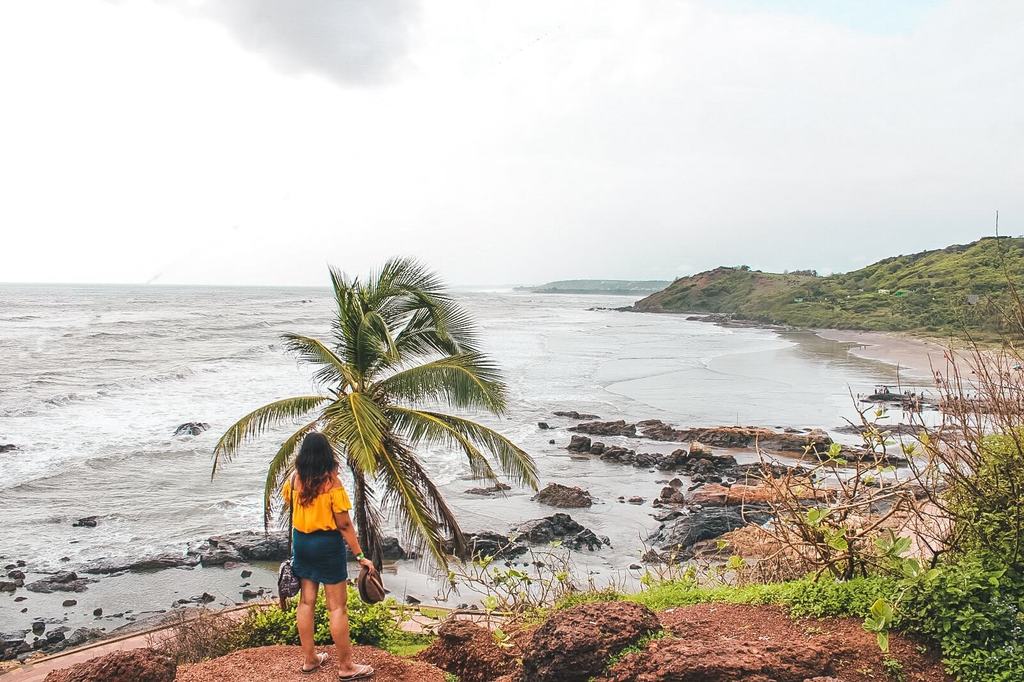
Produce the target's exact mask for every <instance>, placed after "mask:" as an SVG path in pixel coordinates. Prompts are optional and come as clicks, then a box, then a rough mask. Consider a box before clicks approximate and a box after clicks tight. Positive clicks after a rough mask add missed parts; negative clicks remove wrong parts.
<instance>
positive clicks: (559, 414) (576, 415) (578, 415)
mask: <svg viewBox="0 0 1024 682" xmlns="http://www.w3.org/2000/svg"><path fill="white" fill-rule="evenodd" d="M552 414H554V415H555V416H556V417H566V418H567V419H577V420H583V419H600V417H599V416H597V415H596V414H586V413H583V412H577V411H576V410H569V411H568V412H553V413H552Z"/></svg>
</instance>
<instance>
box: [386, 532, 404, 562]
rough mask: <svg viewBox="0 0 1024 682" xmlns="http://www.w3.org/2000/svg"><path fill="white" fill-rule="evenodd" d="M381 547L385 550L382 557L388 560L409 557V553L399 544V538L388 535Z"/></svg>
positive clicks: (399, 559)
mask: <svg viewBox="0 0 1024 682" xmlns="http://www.w3.org/2000/svg"><path fill="white" fill-rule="evenodd" d="M381 549H382V551H383V553H382V555H381V558H382V559H386V560H388V561H401V560H404V559H408V558H410V557H409V554H408V553H407V552H406V551H405V549H403V548H402V545H400V544H399V542H398V538H396V537H386V538H384V539H383V540H382V541H381Z"/></svg>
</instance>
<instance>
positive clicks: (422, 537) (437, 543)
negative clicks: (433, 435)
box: [377, 440, 458, 567]
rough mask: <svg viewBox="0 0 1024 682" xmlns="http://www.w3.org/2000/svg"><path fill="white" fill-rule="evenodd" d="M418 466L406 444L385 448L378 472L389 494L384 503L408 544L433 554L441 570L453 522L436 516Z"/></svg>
mask: <svg viewBox="0 0 1024 682" xmlns="http://www.w3.org/2000/svg"><path fill="white" fill-rule="evenodd" d="M416 464H417V463H416V462H415V456H414V455H412V453H411V452H409V450H408V449H407V448H405V446H403V445H402V444H400V443H398V442H397V441H394V440H389V441H388V442H387V443H386V444H385V447H384V450H383V453H382V454H381V457H380V468H379V470H378V472H377V480H379V481H381V482H382V483H383V488H384V491H385V492H384V497H383V500H382V502H383V505H384V508H385V509H388V510H389V511H391V512H392V513H393V514H394V515H395V517H396V518H397V520H398V522H399V525H400V529H401V534H402V537H403V539H404V540H405V541H406V542H407V543H410V544H411V545H412V546H414V547H415V548H416V549H417V550H422V551H424V552H426V553H429V554H430V556H431V557H432V558H433V559H434V561H435V562H437V564H438V565H439V566H442V567H443V566H447V565H448V556H447V554H446V553H445V551H444V535H445V533H446V532H450V529H449V528H448V527H447V525H448V521H449V519H448V518H447V517H444V516H440V517H439V516H438V514H437V513H436V510H435V507H436V504H435V500H432V499H430V494H429V492H428V491H427V490H428V489H427V487H426V486H425V485H424V478H425V476H424V475H423V474H422V469H421V468H420V467H417V466H416ZM427 480H428V481H429V478H427ZM442 502H443V500H442ZM452 520H454V517H452ZM455 527H456V528H458V525H457V524H456V526H455Z"/></svg>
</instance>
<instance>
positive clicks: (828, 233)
mask: <svg viewBox="0 0 1024 682" xmlns="http://www.w3.org/2000/svg"><path fill="white" fill-rule="evenodd" d="M0 87H2V93H3V94H2V99H0V231H2V240H0V281H14V282H18V281H36V282H40V281H54V282H60V281H63V282H156V283H168V284H169V283H195V284H201V283H209V284H324V283H325V276H326V270H325V264H326V263H328V262H330V263H332V264H335V265H338V266H340V267H342V268H343V269H345V270H348V271H352V272H360V271H365V270H367V269H369V268H371V267H373V266H374V265H377V264H379V263H380V262H381V261H382V260H384V259H386V258H387V257H389V256H391V255H396V254H401V255H413V256H417V257H419V258H421V259H423V260H424V261H426V262H427V263H428V264H430V265H432V266H433V267H435V268H436V269H437V270H439V271H440V272H441V273H442V274H443V275H444V277H445V278H446V279H447V280H448V281H450V282H452V283H454V284H507V283H533V282H542V281H546V280H551V279H563V278H576V277H600V278H606V277H615V278H633V279H654V278H665V279H670V278H672V277H674V276H678V275H683V274H689V273H693V272H696V271H699V270H704V269H707V268H710V267H714V266H716V265H719V264H727V265H738V264H744V263H745V264H749V265H751V266H752V267H755V268H760V269H765V270H782V269H797V268H817V269H818V270H820V271H840V270H848V269H853V268H856V267H859V266H861V265H864V264H866V263H868V262H871V261H873V260H876V259H878V258H881V257H885V256H888V255H895V254H898V253H909V252H913V251H920V250H923V249H926V248H934V247H940V246H945V245H947V244H950V243H957V242H966V241H970V240H973V239H976V238H977V237H979V236H982V235H985V234H990V233H991V232H992V226H993V214H994V212H995V210H996V209H999V210H1000V212H1001V225H1002V231H1003V233H1008V234H1019V233H1024V191H1022V189H1024V2H1020V1H1019V0H1005V1H1001V2H1000V1H995V0H991V1H990V0H952V1H949V2H938V1H936V2H930V1H925V0H899V1H898V2H897V1H894V0H804V1H800V0H778V1H776V2H769V1H768V0H763V1H756V0H706V1H700V0H692V1H686V0H678V1H675V2H669V1H659V2H654V1H651V2H623V1H622V0H617V1H610V2H603V1H602V2H598V1H586V0H566V1H565V2H558V1H553V0H541V1H538V2H530V1H524V0H517V1H516V2H507V1H506V2H496V1H488V0H444V1H435V2H429V3H428V2H416V1H415V0H372V1H371V0H363V1H362V2H355V1H351V0H220V1H215V0H208V1H205V2H203V1H192V2H187V1H185V0H123V1H120V2H116V1H111V0H64V1H57V0H21V1H20V2H19V1H14V0H12V1H9V2H3V3H2V4H0Z"/></svg>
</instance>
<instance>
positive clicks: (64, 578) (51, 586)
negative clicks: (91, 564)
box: [25, 571, 96, 594]
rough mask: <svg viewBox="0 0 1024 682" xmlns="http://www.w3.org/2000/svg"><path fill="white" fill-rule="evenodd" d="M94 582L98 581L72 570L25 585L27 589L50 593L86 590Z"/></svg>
mask: <svg viewBox="0 0 1024 682" xmlns="http://www.w3.org/2000/svg"><path fill="white" fill-rule="evenodd" d="M94 582H96V581H95V580H91V579H89V578H80V577H78V574H77V573H74V572H72V571H61V572H60V573H56V574H54V575H52V576H50V577H48V578H43V579H42V580H37V581H35V582H34V583H29V584H28V585H26V586H25V589H27V590H28V591H29V592H41V593H43V594H50V593H51V592H85V590H86V586H87V585H88V584H89V583H94Z"/></svg>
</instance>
